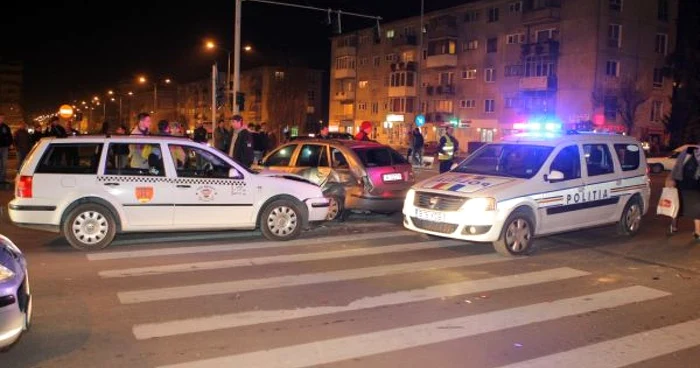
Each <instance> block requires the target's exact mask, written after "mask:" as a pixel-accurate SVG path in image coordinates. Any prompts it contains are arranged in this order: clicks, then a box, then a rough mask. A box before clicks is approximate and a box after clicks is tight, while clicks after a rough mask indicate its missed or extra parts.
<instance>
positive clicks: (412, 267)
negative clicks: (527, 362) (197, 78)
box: [117, 253, 524, 304]
mask: <svg viewBox="0 0 700 368" xmlns="http://www.w3.org/2000/svg"><path fill="white" fill-rule="evenodd" d="M517 259H524V258H506V257H503V256H501V255H498V254H494V253H490V254H484V255H478V256H468V257H459V258H447V259H439V260H432V261H421V262H412V263H399V264H392V265H387V266H374V267H367V268H354V269H348V270H339V271H330V272H320V273H309V274H301V275H288V276H279V277H270V278H263V279H250V280H238V281H227V282H217V283H208V284H197V285H189V286H177V287H170V288H159V289H146V290H138V291H124V292H119V293H117V296H118V297H119V301H120V302H121V303H122V304H133V303H144V302H152V301H158V300H172V299H182V298H192V297H197V296H208V295H220V294H231V293H237V292H243V291H250V290H264V289H275V288H282V287H289V286H299V285H312V284H320V283H325V282H337V281H347V280H358V279H366V278H371V277H379V276H389V275H399V274H404V273H410V272H418V271H428V270H433V269H442V268H451V267H463V266H473V265H479V264H487V263H496V262H508V261H512V260H517Z"/></svg>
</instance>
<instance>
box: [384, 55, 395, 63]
mask: <svg viewBox="0 0 700 368" xmlns="http://www.w3.org/2000/svg"><path fill="white" fill-rule="evenodd" d="M395 60H396V54H386V56H385V57H384V61H386V62H387V63H393V62H394V61H395Z"/></svg>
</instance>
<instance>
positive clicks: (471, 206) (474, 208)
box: [461, 198, 496, 212]
mask: <svg viewBox="0 0 700 368" xmlns="http://www.w3.org/2000/svg"><path fill="white" fill-rule="evenodd" d="M495 210H496V199H495V198H471V199H468V200H467V202H466V203H464V204H463V205H462V208H461V211H462V212H482V211H495Z"/></svg>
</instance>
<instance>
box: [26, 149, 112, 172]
mask: <svg viewBox="0 0 700 368" xmlns="http://www.w3.org/2000/svg"><path fill="white" fill-rule="evenodd" d="M101 153H102V143H53V144H51V145H49V147H48V148H47V149H46V151H45V152H44V155H43V156H42V157H41V160H40V161H39V165H38V166H37V168H36V172H37V173H40V174H93V175H94V174H97V166H98V165H99V163H100V155H101Z"/></svg>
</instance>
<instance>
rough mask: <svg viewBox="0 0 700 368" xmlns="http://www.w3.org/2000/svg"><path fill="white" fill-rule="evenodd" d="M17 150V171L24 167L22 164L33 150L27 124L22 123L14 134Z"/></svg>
mask: <svg viewBox="0 0 700 368" xmlns="http://www.w3.org/2000/svg"><path fill="white" fill-rule="evenodd" d="M14 143H15V149H16V150H17V170H19V168H21V167H22V162H24V159H25V158H26V157H27V154H28V153H29V150H31V149H32V136H31V135H30V134H29V130H27V124H26V123H21V124H20V125H19V128H17V130H15V134H14Z"/></svg>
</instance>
